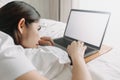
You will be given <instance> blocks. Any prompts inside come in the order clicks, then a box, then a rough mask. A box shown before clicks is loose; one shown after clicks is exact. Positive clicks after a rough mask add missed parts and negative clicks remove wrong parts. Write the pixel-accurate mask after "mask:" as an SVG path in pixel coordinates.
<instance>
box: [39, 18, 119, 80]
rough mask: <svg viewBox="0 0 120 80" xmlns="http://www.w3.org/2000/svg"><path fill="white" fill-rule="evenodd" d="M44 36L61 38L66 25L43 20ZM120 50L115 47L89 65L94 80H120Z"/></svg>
mask: <svg viewBox="0 0 120 80" xmlns="http://www.w3.org/2000/svg"><path fill="white" fill-rule="evenodd" d="M40 23H41V25H42V30H41V31H40V34H41V35H42V36H44V35H45V36H51V37H52V38H57V37H61V36H63V34H64V30H65V27H66V24H65V23H62V22H57V21H53V20H48V19H41V22H40ZM119 61H120V48H119V47H114V48H113V49H112V50H111V51H109V52H108V53H106V54H104V55H102V56H100V57H98V58H96V59H94V60H92V61H90V62H89V63H87V67H88V69H89V71H90V72H91V75H92V77H93V80H120V62H119Z"/></svg>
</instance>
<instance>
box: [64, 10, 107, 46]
mask: <svg viewBox="0 0 120 80" xmlns="http://www.w3.org/2000/svg"><path fill="white" fill-rule="evenodd" d="M108 18H109V15H108V14H102V13H94V12H81V11H72V12H71V14H70V17H69V21H68V25H67V29H66V32H65V36H68V37H70V38H73V39H77V40H80V41H83V42H86V43H89V44H92V45H94V46H97V47H99V46H100V44H101V40H102V37H103V34H104V30H105V28H106V25H107V22H108Z"/></svg>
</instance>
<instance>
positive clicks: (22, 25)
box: [18, 18, 25, 34]
mask: <svg viewBox="0 0 120 80" xmlns="http://www.w3.org/2000/svg"><path fill="white" fill-rule="evenodd" d="M24 28H25V18H21V19H20V21H19V22H18V30H19V32H20V33H21V34H22V33H23V30H24Z"/></svg>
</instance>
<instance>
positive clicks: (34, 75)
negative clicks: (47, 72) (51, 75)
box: [16, 70, 48, 80]
mask: <svg viewBox="0 0 120 80" xmlns="http://www.w3.org/2000/svg"><path fill="white" fill-rule="evenodd" d="M16 80H48V79H47V78H45V77H43V76H41V75H40V74H39V73H38V72H37V71H36V70H33V71H30V72H28V73H26V74H24V75H22V76H20V77H18V78H17V79H16Z"/></svg>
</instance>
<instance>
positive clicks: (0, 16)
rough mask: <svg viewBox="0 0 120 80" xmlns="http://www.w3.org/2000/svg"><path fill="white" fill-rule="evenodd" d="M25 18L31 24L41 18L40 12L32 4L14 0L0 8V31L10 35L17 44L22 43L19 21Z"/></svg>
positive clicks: (27, 23) (26, 22)
mask: <svg viewBox="0 0 120 80" xmlns="http://www.w3.org/2000/svg"><path fill="white" fill-rule="evenodd" d="M22 18H24V19H25V24H26V25H29V24H31V23H33V22H37V21H39V19H40V14H39V13H38V12H37V11H36V9H35V8H33V7H32V6H31V5H29V4H27V3H25V2H22V1H12V2H9V3H7V4H6V5H4V6H3V7H1V8H0V31H3V32H5V33H7V34H8V35H10V36H11V37H12V38H13V40H14V42H15V44H20V42H21V35H20V33H19V31H18V28H17V26H18V22H19V21H20V20H21V19H22Z"/></svg>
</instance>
